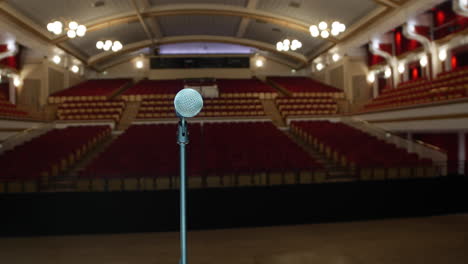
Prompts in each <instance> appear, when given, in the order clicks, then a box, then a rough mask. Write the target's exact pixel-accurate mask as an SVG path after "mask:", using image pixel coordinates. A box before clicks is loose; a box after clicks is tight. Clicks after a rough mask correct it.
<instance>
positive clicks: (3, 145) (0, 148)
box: [0, 123, 53, 153]
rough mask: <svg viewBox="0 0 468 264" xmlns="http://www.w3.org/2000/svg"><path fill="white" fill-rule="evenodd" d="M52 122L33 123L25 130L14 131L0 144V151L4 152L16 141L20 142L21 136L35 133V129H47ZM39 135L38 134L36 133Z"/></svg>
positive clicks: (39, 130) (50, 126)
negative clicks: (33, 124)
mask: <svg viewBox="0 0 468 264" xmlns="http://www.w3.org/2000/svg"><path fill="white" fill-rule="evenodd" d="M52 127H53V124H52V123H46V124H39V125H35V126H33V127H30V128H27V129H25V130H22V131H20V132H18V133H15V134H13V135H11V136H9V137H7V138H6V139H5V140H4V141H3V142H2V143H1V144H0V153H1V152H4V151H6V150H8V149H10V148H11V147H13V146H15V145H17V144H16V143H18V142H20V141H21V140H22V139H23V138H26V136H27V135H32V133H35V132H36V131H38V132H41V131H47V130H48V128H52ZM38 135H40V134H38ZM38 135H35V136H38Z"/></svg>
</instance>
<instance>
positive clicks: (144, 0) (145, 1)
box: [140, 0, 163, 39]
mask: <svg viewBox="0 0 468 264" xmlns="http://www.w3.org/2000/svg"><path fill="white" fill-rule="evenodd" d="M140 3H141V6H142V7H143V12H144V11H145V10H147V9H150V8H151V3H150V1H149V0H140ZM146 23H147V24H148V26H149V28H150V29H151V32H152V33H153V36H154V37H155V38H157V39H158V38H161V37H162V36H163V34H162V31H161V27H160V26H159V22H158V19H157V18H156V17H152V18H149V19H148V20H146Z"/></svg>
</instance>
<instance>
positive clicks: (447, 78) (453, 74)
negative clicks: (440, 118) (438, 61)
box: [364, 67, 468, 110]
mask: <svg viewBox="0 0 468 264" xmlns="http://www.w3.org/2000/svg"><path fill="white" fill-rule="evenodd" d="M467 75H468V67H465V68H459V69H456V70H453V71H450V72H445V73H441V74H439V76H438V77H437V78H436V79H434V80H432V81H429V80H426V79H419V80H413V81H409V82H404V83H401V84H399V85H398V88H397V89H385V90H383V91H382V94H380V95H379V96H378V97H377V98H375V99H374V100H372V102H370V103H369V104H367V105H365V106H364V110H377V109H384V108H394V107H400V106H409V105H416V104H424V103H432V102H440V101H446V100H452V99H458V98H464V97H467V96H468V77H466V76H467Z"/></svg>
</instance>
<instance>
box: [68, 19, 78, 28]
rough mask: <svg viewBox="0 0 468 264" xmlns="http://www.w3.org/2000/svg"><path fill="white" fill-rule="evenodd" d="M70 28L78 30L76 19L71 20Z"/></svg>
mask: <svg viewBox="0 0 468 264" xmlns="http://www.w3.org/2000/svg"><path fill="white" fill-rule="evenodd" d="M68 28H69V29H73V30H76V29H77V28H78V23H76V21H71V22H70V23H68Z"/></svg>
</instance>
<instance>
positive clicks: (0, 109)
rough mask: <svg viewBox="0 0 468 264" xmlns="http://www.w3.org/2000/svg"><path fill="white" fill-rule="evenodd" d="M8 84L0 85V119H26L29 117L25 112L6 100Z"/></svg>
mask: <svg viewBox="0 0 468 264" xmlns="http://www.w3.org/2000/svg"><path fill="white" fill-rule="evenodd" d="M7 89H9V88H8V83H1V84H0V91H1V92H0V116H1V117H2V118H20V119H23V118H28V117H29V115H28V113H26V112H25V111H22V110H19V109H17V108H16V105H14V104H12V103H10V101H9V100H8V98H7V92H6V91H7Z"/></svg>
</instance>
